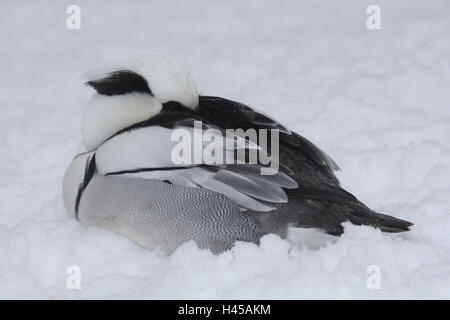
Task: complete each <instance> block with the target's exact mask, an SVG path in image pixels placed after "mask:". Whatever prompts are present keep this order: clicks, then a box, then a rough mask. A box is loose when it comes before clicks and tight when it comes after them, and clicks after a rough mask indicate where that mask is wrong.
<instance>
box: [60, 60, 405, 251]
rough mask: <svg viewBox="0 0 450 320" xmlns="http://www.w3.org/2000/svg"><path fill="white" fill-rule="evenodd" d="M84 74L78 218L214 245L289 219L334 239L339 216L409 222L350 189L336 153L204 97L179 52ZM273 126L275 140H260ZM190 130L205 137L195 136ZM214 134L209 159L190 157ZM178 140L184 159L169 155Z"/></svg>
mask: <svg viewBox="0 0 450 320" xmlns="http://www.w3.org/2000/svg"><path fill="white" fill-rule="evenodd" d="M85 77H86V79H87V82H86V85H87V86H88V87H89V88H91V89H93V90H94V93H93V94H92V96H91V97H90V99H89V101H88V103H87V107H86V110H85V114H84V121H83V128H82V149H81V151H80V152H78V153H77V154H76V155H75V156H74V158H73V160H72V161H71V163H70V164H69V165H68V168H67V170H66V172H65V175H64V179H63V201H64V206H65V208H66V211H67V212H68V214H69V215H70V216H72V217H73V218H75V219H76V220H77V221H78V222H80V223H81V224H82V225H84V226H87V227H89V226H95V227H99V228H104V229H106V230H109V231H111V232H115V233H117V234H120V235H122V236H125V237H127V238H129V239H131V240H132V241H134V242H135V243H137V244H138V245H140V246H142V247H144V248H147V249H150V250H153V249H156V248H158V249H161V250H162V251H164V252H167V253H172V252H174V251H175V250H176V249H177V248H178V247H179V246H181V245H182V244H183V243H186V242H188V241H194V242H195V243H196V245H197V246H198V247H199V248H202V249H209V250H210V251H212V252H213V253H221V252H223V251H226V250H229V249H231V248H232V247H233V246H234V245H235V243H236V242H238V241H244V242H252V243H256V244H258V243H259V240H260V239H261V237H263V236H264V235H267V234H272V233H273V234H276V235H278V236H280V237H282V238H286V237H287V236H288V230H289V229H290V228H297V229H302V230H315V231H317V232H319V233H321V234H323V235H325V236H327V235H328V236H332V237H339V236H340V235H342V234H343V232H344V226H343V223H345V222H350V223H352V224H355V225H366V226H371V227H374V228H376V229H379V230H380V231H381V232H388V233H398V232H405V231H408V230H410V227H411V226H412V225H413V224H412V223H411V222H409V221H406V220H403V219H399V218H395V217H393V216H390V215H386V214H381V213H378V212H376V211H374V210H372V209H370V208H369V207H367V206H366V205H364V204H363V203H362V202H360V201H359V200H358V199H357V198H356V197H355V196H354V195H352V194H351V193H349V192H347V191H345V190H344V189H343V188H342V187H341V185H340V182H339V180H338V178H337V177H336V175H335V172H336V171H338V170H340V169H339V167H338V165H337V164H336V162H335V161H334V160H333V159H332V158H331V157H330V156H329V155H327V154H326V153H325V152H324V151H323V150H321V149H320V148H319V147H317V146H316V145H315V144H313V143H312V142H311V141H309V140H307V139H306V138H304V137H303V136H301V135H300V134H298V133H296V132H293V131H291V130H290V129H288V128H287V127H286V126H284V125H282V124H281V123H279V122H278V121H276V120H274V119H273V118H272V117H270V116H269V115H266V114H264V113H262V112H260V111H257V110H256V109H255V108H253V107H250V106H248V105H246V104H244V103H240V102H236V101H233V100H229V99H226V98H222V97H217V96H206V95H199V93H198V91H197V85H196V83H195V81H194V80H193V77H192V75H191V73H190V72H189V71H188V69H187V68H186V67H185V66H184V65H183V64H181V62H179V61H178V60H177V59H174V58H170V57H163V56H138V57H134V58H132V59H129V60H125V61H122V62H121V63H118V64H116V65H113V66H107V67H104V68H100V69H96V70H93V71H91V72H88V73H87V74H86V75H85ZM252 130H253V131H252ZM248 132H253V133H256V135H257V138H256V139H254V138H252V139H250V136H251V135H246V133H248ZM198 133H200V134H198ZM205 133H209V135H208V138H207V139H205V136H206V134H205ZM269 133H270V135H271V137H275V138H274V139H270V140H271V144H270V145H268V144H267V143H266V144H265V143H263V142H264V141H265V140H268V139H267V136H268V135H269ZM264 134H265V136H266V139H263V138H264ZM196 135H197V136H200V137H202V139H200V140H199V139H197V140H195V141H194V142H193V143H190V142H191V141H188V139H192V136H194V137H195V136H196ZM181 137H182V138H183V139H185V140H184V141H181V140H182V139H181ZM252 137H253V136H252ZM212 138H214V139H212ZM213 140H214V141H217V142H218V143H216V144H214V146H213V147H214V148H213V149H214V152H213V154H214V155H216V157H213V158H214V159H213V160H215V161H211V159H210V158H208V157H206V158H205V157H197V155H199V154H201V155H204V154H206V152H205V150H206V149H208V148H209V149H210V150H211V147H210V146H211V141H213ZM230 141H231V143H228V142H230ZM219 142H220V143H219ZM266 142H267V141H266ZM180 146H181V147H182V146H184V147H185V148H184V150H182V153H183V155H187V157H182V158H183V159H184V160H185V161H178V160H179V159H178V160H177V161H175V160H176V159H175V158H176V157H174V155H178V156H179V155H180ZM186 146H187V147H186ZM174 150H177V152H174ZM255 154H256V156H255V157H253V161H249V158H250V155H255ZM237 155H240V157H238V156H237ZM195 158H197V161H193V160H192V159H194V160H195ZM255 159H256V160H255ZM267 159H269V160H270V161H269V162H268V161H267ZM263 160H264V161H263Z"/></svg>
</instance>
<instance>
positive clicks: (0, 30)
mask: <svg viewBox="0 0 450 320" xmlns="http://www.w3.org/2000/svg"><path fill="white" fill-rule="evenodd" d="M70 4H77V5H79V6H80V8H81V29H80V30H68V29H67V28H66V19H67V17H68V14H66V9H67V6H68V5H70ZM370 4H376V5H378V6H379V7H380V9H381V30H369V29H368V28H367V27H366V19H367V17H368V14H367V13H366V8H367V6H368V5H370ZM449 9H450V3H449V2H448V1H445V0H443V1H433V2H430V1H426V0H423V1H395V2H393V1H381V0H376V1H372V0H371V1H370V2H369V1H365V0H364V1H361V0H354V1H345V2H341V1H340V2H337V1H331V0H330V1H313V0H310V1H294V0H292V1H275V0H264V1H260V0H258V1H246V2H245V4H244V2H242V1H237V0H234V1H220V2H219V1H217V2H215V1H206V0H204V1H200V0H196V1H189V2H186V1H181V0H180V1H164V2H162V1H161V2H156V1H155V2H153V1H145V2H144V1H126V2H125V1H120V2H119V1H108V2H106V1H95V2H94V1H70V2H69V1H58V2H57V3H56V2H55V1H35V2H30V1H27V2H16V1H15V2H10V3H6V2H4V3H2V10H0V21H1V27H0V36H1V40H2V46H1V50H0V54H1V61H2V68H1V69H2V70H1V73H0V79H1V82H0V83H1V84H0V99H1V106H0V108H1V109H0V117H1V118H0V119H1V123H2V126H1V127H0V141H1V143H0V150H1V157H0V179H1V180H0V199H1V201H0V213H1V214H0V298H7V299H15V298H39V299H40V298H44V299H47V298H69V299H71V298H149V299H163V298H189V299H219V298H226V299H228V298H232V299H235V298H238V299H240V298H246V299H263V298H264V299H266V298H270V299H278V298H284V299H299V298H307V299H310V298H325V299H342V298H358V299H390V298H394V299H399V298H406V299H411V298H424V299H427V298H446V299H449V298H450V235H449V231H450V59H449V57H450V19H449V17H450V10H449ZM144 53H151V54H166V55H170V56H174V57H176V58H178V59H180V60H181V61H183V62H184V63H185V65H186V66H187V67H188V68H189V69H190V70H191V72H192V74H193V76H194V78H195V79H196V81H197V84H198V88H199V91H200V92H201V93H202V94H210V95H219V96H223V97H227V98H230V99H234V100H238V101H242V102H245V103H247V104H249V105H251V106H254V107H257V108H258V109H260V110H262V111H264V112H265V113H267V114H270V115H272V116H274V117H275V118H276V119H278V120H279V121H280V122H282V123H283V124H285V125H287V126H288V127H290V128H291V129H293V130H295V131H297V132H299V133H301V134H302V135H304V136H305V137H307V138H309V139H310V140H311V141H313V142H314V143H316V144H317V145H318V146H320V147H321V148H322V149H323V150H326V151H327V152H328V153H329V154H330V155H331V156H332V157H333V158H334V159H335V161H336V162H337V163H338V164H339V166H340V167H341V169H342V171H341V172H339V173H338V176H339V178H340V179H341V182H342V185H343V186H344V187H345V188H346V189H347V190H348V191H350V192H352V193H353V194H355V195H356V196H357V197H358V198H359V199H360V200H361V201H363V202H365V203H366V204H367V205H368V206H370V207H372V208H373V209H375V210H377V211H379V212H383V213H387V214H390V215H394V216H396V217H399V218H403V219H407V220H410V221H412V222H414V223H415V225H414V226H413V228H412V231H410V232H409V233H404V234H396V235H392V234H383V233H381V232H380V231H378V230H375V229H373V228H370V227H357V226H353V225H350V224H346V225H345V234H344V235H343V236H342V237H340V238H339V239H337V240H333V241H329V242H327V243H325V244H323V245H322V246H320V247H319V248H313V247H310V246H306V245H304V244H302V243H301V241H299V239H300V238H301V235H300V233H301V230H292V233H291V235H290V237H289V239H288V240H282V239H280V238H279V237H277V236H275V235H267V236H265V237H264V238H263V239H262V240H261V244H260V245H259V246H257V245H255V244H250V243H237V244H236V246H235V247H234V248H233V249H232V250H231V251H228V252H225V253H223V254H220V255H217V256H214V255H213V254H211V253H210V252H209V251H207V250H200V249H198V248H197V247H196V246H195V244H194V243H186V244H185V245H183V246H182V247H180V248H179V249H178V250H177V251H176V252H175V253H174V254H172V255H170V256H167V255H165V254H163V253H162V252H160V251H148V250H145V249H143V248H141V247H139V246H138V245H136V244H134V243H133V242H131V241H130V240H128V239H126V238H124V237H121V236H119V235H116V234H113V233H110V232H107V231H105V230H101V229H96V228H83V227H82V226H81V225H80V224H79V223H77V222H76V221H75V220H74V219H73V218H71V217H69V216H68V214H66V212H65V210H64V207H63V203H62V196H61V184H62V177H63V174H64V170H65V168H66V167H67V165H68V163H69V162H70V161H71V158H72V156H73V155H74V153H75V152H76V151H77V150H78V147H79V144H80V141H81V124H82V122H81V121H82V115H83V110H84V106H85V104H86V101H87V99H88V97H89V95H90V94H91V93H92V91H91V90H90V89H88V88H86V87H84V86H83V85H82V80H80V76H81V75H82V74H83V73H84V72H85V71H87V70H90V69H92V68H95V67H98V66H99V65H102V64H105V63H114V62H116V61H118V60H122V59H125V58H128V57H132V56H136V55H139V54H144ZM72 265H76V266H79V268H80V271H81V278H80V279H81V282H80V284H81V290H77V289H75V290H72V289H70V288H71V287H70V286H69V288H68V287H67V279H68V277H69V276H70V275H71V274H69V273H67V268H68V267H69V266H72ZM373 265H375V266H376V267H375V268H379V269H377V270H379V271H380V274H379V275H380V277H379V280H380V282H379V284H380V286H378V287H379V289H377V287H376V288H374V287H373V286H370V285H369V286H368V285H367V282H368V281H369V282H370V277H371V276H374V274H371V273H367V270H368V267H369V266H373ZM370 270H373V269H371V268H369V271H370ZM372 279H373V278H372ZM369 284H370V283H369Z"/></svg>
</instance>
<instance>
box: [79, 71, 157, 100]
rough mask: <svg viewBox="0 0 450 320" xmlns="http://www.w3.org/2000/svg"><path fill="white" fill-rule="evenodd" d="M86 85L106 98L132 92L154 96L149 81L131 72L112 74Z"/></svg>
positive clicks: (115, 72)
mask: <svg viewBox="0 0 450 320" xmlns="http://www.w3.org/2000/svg"><path fill="white" fill-rule="evenodd" d="M86 85H88V86H91V87H92V88H94V89H95V90H97V92H98V93H99V94H103V95H106V96H114V95H119V94H126V93H132V92H141V93H148V94H150V95H152V92H151V90H150V88H149V86H148V83H147V81H146V80H145V79H144V78H143V77H142V76H140V75H138V74H137V73H135V72H133V71H130V70H120V71H114V72H111V73H109V74H108V75H107V76H106V77H105V78H103V79H100V80H91V81H88V82H86Z"/></svg>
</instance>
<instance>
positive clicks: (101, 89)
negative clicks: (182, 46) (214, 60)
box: [83, 56, 199, 151]
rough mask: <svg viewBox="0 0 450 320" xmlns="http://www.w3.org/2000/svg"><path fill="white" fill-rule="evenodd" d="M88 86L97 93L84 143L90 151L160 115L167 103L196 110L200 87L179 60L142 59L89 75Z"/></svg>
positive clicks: (87, 118)
mask: <svg viewBox="0 0 450 320" xmlns="http://www.w3.org/2000/svg"><path fill="white" fill-rule="evenodd" d="M86 78H87V79H88V81H87V82H86V84H87V85H88V86H90V87H92V88H94V89H95V90H96V93H95V94H94V95H93V96H92V97H91V99H90V100H89V102H88V105H87V108H86V112H85V117H84V125H83V140H84V145H85V147H86V149H87V150H88V151H92V150H95V149H96V148H97V147H98V146H99V145H100V144H101V143H102V142H103V141H104V140H106V139H107V138H109V137H111V136H112V135H113V134H115V133H116V132H118V131H120V130H122V129H125V128H127V127H129V126H131V125H133V124H135V123H139V122H142V121H145V120H147V119H149V118H151V117H153V116H155V115H157V114H158V113H159V112H160V111H161V110H162V107H163V105H164V104H168V103H176V104H179V105H182V106H184V107H186V108H191V109H194V108H196V107H197V105H198V100H199V96H198V93H197V86H196V84H195V82H194V80H193V78H192V76H191V74H190V72H189V71H188V70H187V69H186V68H185V67H184V66H183V65H182V64H181V63H180V62H178V61H177V60H175V59H172V58H166V57H161V56H139V57H136V58H133V59H131V60H128V61H126V62H124V63H121V64H119V65H116V66H113V67H108V68H104V69H100V70H94V71H91V72H89V73H87V74H86Z"/></svg>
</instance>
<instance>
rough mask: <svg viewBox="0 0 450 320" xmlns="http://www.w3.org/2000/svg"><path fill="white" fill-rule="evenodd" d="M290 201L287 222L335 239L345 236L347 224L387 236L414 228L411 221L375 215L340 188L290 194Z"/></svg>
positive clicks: (287, 208) (376, 213)
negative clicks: (333, 236) (338, 236)
mask: <svg viewBox="0 0 450 320" xmlns="http://www.w3.org/2000/svg"><path fill="white" fill-rule="evenodd" d="M299 191H300V190H299ZM289 198H290V199H289V207H286V211H285V212H286V213H287V211H289V214H288V215H289V218H288V217H286V218H287V219H288V220H290V221H291V222H293V225H294V226H296V227H303V228H305V227H306V228H321V229H324V230H325V231H326V232H327V233H329V234H332V235H340V234H342V233H343V231H344V230H343V227H342V223H343V222H346V221H350V222H351V223H353V224H355V225H368V226H372V227H375V228H377V229H380V230H381V231H384V232H404V231H409V230H410V227H411V226H412V225H413V223H411V222H409V221H406V220H402V219H398V218H395V217H392V216H389V215H386V214H381V213H378V212H375V211H373V210H372V209H370V208H368V207H367V206H365V205H364V204H363V203H361V202H360V201H359V200H358V199H356V198H355V197H354V196H353V195H352V194H350V193H348V192H347V191H345V190H343V189H340V188H332V189H329V190H327V191H324V190H323V189H322V190H320V191H318V190H317V189H316V190H313V189H309V190H302V191H300V192H295V191H294V192H290V193H289ZM283 211H284V210H283ZM294 212H295V214H294Z"/></svg>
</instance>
